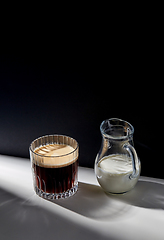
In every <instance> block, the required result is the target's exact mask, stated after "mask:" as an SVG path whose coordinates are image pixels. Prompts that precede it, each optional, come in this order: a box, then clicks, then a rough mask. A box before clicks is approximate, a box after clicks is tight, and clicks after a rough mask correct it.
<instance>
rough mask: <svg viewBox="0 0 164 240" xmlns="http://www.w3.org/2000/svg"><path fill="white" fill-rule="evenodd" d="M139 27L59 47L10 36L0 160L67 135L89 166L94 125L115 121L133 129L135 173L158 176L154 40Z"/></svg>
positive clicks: (1, 64) (0, 94) (0, 77)
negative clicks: (37, 141) (52, 136)
mask: <svg viewBox="0 0 164 240" xmlns="http://www.w3.org/2000/svg"><path fill="white" fill-rule="evenodd" d="M145 26H146V28H145V27H142V28H141V29H139V28H135V31H134V32H133V31H131V32H130V34H129V33H128V32H129V31H130V29H131V28H127V30H125V28H124V26H123V27H122V30H119V34H117V36H116V35H115V34H113V35H110V37H109V38H106V37H107V35H108V32H107V31H106V29H103V30H102V29H101V30H102V31H101V32H100V31H99V32H97V31H96V32H95V33H94V34H93V33H92V32H91V33H90V30H91V29H92V28H88V30H87V32H85V35H84V34H82V32H78V33H77V31H76V30H77V28H74V31H75V33H77V34H75V35H74V37H72V35H71V33H70V30H68V31H67V32H65V34H64V36H62V38H61V39H58V40H57V41H56V37H57V34H56V35H55V37H54V38H53V39H51V37H50V36H49V35H48V36H47V35H46V36H47V38H45V36H44V38H43V33H42V34H41V32H40V35H39V34H38V37H37V38H34V35H33V33H31V32H30V34H29V32H28V31H27V32H24V33H22V32H21V34H19V37H20V38H17V39H16V40H15V41H14V40H13V39H14V37H15V36H16V34H15V32H14V34H11V38H8V40H7V43H5V47H4V45H3V44H2V49H3V51H1V54H0V83H1V85H0V154H6V155H12V156H18V157H23V158H28V159H29V150H28V148H29V144H30V143H31V141H33V140H34V139H35V138H37V137H39V136H43V135H45V134H65V135H69V136H71V137H73V138H75V139H76V140H77V141H78V142H79V145H80V157H79V160H80V161H79V162H80V165H81V166H85V167H92V168H93V166H94V160H95V157H96V154H97V152H98V151H99V149H100V145H101V134H100V130H99V126H100V124H101V122H102V121H103V120H104V119H107V118H112V117H116V118H121V119H124V120H126V121H128V122H130V123H131V124H132V125H133V126H134V129H135V131H134V146H135V148H136V150H137V153H138V156H139V157H140V160H141V164H142V165H141V166H142V170H141V175H144V176H149V177H157V178H164V174H163V171H162V164H163V157H162V152H161V149H162V148H161V147H160V146H161V142H162V141H161V137H162V126H163V121H162V109H163V107H162V99H163V98H162V92H161V90H162V88H163V86H162V85H161V83H162V82H161V80H162V78H161V75H160V74H159V72H160V71H161V63H160V61H159V59H160V52H159V48H158V44H157V43H158V36H157V35H155V36H156V37H154V35H153V33H154V32H155V29H154V30H152V25H151V26H148V25H145ZM99 30H100V29H99ZM152 31H153V32H152ZM44 35H45V33H44ZM70 36H71V37H70ZM152 36H153V37H152ZM50 39H51V40H50ZM6 46H7V47H6Z"/></svg>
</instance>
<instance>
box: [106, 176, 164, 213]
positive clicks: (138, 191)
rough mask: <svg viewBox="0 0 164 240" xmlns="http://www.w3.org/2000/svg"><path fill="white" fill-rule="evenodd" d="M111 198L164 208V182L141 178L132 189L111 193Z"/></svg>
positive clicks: (154, 207)
mask: <svg viewBox="0 0 164 240" xmlns="http://www.w3.org/2000/svg"><path fill="white" fill-rule="evenodd" d="M107 195H108V194H107ZM110 198H112V199H115V200H119V201H121V202H124V203H127V204H130V205H133V206H137V207H142V208H151V209H163V210H164V184H162V183H159V182H158V181H156V180H155V179H153V180H152V179H151V180H149V179H147V178H141V179H139V181H138V183H137V185H136V186H135V188H134V189H132V190H131V191H129V192H127V193H125V194H119V195H110Z"/></svg>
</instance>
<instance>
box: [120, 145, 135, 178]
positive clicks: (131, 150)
mask: <svg viewBox="0 0 164 240" xmlns="http://www.w3.org/2000/svg"><path fill="white" fill-rule="evenodd" d="M123 148H124V149H126V151H128V153H129V154H130V157H131V159H132V167H133V173H132V174H131V175H130V176H129V178H130V179H132V178H136V177H137V176H138V174H139V173H137V168H136V164H137V163H138V156H137V153H136V150H135V149H134V147H133V146H132V145H130V144H125V145H124V146H123Z"/></svg>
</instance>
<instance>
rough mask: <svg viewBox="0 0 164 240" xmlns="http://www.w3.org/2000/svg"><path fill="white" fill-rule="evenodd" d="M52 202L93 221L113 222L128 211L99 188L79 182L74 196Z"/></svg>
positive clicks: (122, 204)
mask: <svg viewBox="0 0 164 240" xmlns="http://www.w3.org/2000/svg"><path fill="white" fill-rule="evenodd" d="M53 202H54V203H55V204H58V205H60V206H62V207H64V208H67V209H69V210H71V211H73V212H76V213H78V214H80V215H82V216H85V217H87V218H92V219H94V220H114V219H115V218H118V217H121V216H122V215H124V214H125V213H126V212H127V211H128V209H129V206H128V205H127V204H124V203H118V202H117V201H115V200H113V199H111V198H110V196H108V195H107V194H106V193H105V192H104V191H103V190H102V188H101V187H100V186H97V185H92V184H88V183H82V182H79V187H78V191H77V193H76V194H75V195H74V196H72V197H70V198H67V199H58V200H54V201H53Z"/></svg>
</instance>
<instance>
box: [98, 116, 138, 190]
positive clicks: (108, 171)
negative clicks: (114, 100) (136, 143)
mask: <svg viewBox="0 0 164 240" xmlns="http://www.w3.org/2000/svg"><path fill="white" fill-rule="evenodd" d="M100 131H101V134H102V145H101V148H100V151H99V153H98V154H97V156H96V160H95V167H94V168H95V174H96V177H97V180H98V182H99V184H100V185H101V187H102V188H103V189H104V191H106V192H108V193H113V194H118V193H125V192H127V191H129V190H131V189H132V188H133V187H134V186H135V185H136V183H137V181H138V178H139V176H140V171H141V163H140V160H139V159H138V156H137V153H136V151H135V149H134V147H133V133H134V128H133V126H132V125H131V124H130V123H128V122H126V121H124V120H121V119H117V118H111V119H107V120H104V121H103V122H102V123H101V125H100Z"/></svg>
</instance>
